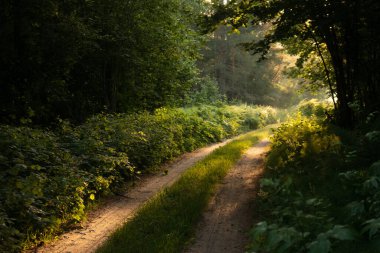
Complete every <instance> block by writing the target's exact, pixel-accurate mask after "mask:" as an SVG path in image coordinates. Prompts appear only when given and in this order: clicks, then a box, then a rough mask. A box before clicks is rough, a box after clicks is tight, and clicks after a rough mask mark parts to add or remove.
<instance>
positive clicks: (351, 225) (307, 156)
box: [250, 115, 380, 253]
mask: <svg viewBox="0 0 380 253" xmlns="http://www.w3.org/2000/svg"><path fill="white" fill-rule="evenodd" d="M337 133H344V138H341V137H340V136H339V135H338V134H337ZM348 136H351V140H350V142H349V144H346V143H345V142H342V140H343V139H349V138H348ZM357 136H360V137H359V141H353V140H352V139H357V138H358V137H357ZM378 136H380V135H379V134H378V132H377V131H371V132H368V133H365V134H362V135H360V133H352V132H351V133H348V132H347V131H337V129H336V128H331V127H328V126H327V125H324V124H323V123H321V121H320V120H319V119H317V118H316V117H304V116H300V115H298V116H297V117H296V118H294V119H292V120H291V121H289V122H287V123H285V124H283V125H282V126H280V127H279V128H278V129H277V130H276V131H275V134H274V136H273V138H272V143H273V144H272V150H271V151H270V153H269V156H268V159H267V169H266V172H265V177H264V178H263V179H262V180H261V187H260V192H259V194H258V196H259V201H260V206H261V208H262V209H263V210H262V213H265V214H266V215H265V217H263V220H262V221H260V222H259V223H257V224H256V226H255V227H254V228H253V229H252V242H251V244H250V248H251V250H252V251H253V252H292V253H293V252H318V253H328V252H345V253H346V252H368V253H370V252H377V251H378V249H379V243H380V229H379V227H380V226H379V224H380V223H379V219H380V166H379V164H380V162H379V161H380V154H379V152H378V151H377V149H375V151H372V152H369V150H368V149H369V148H370V149H372V150H373V149H374V148H375V146H377V145H378V141H379V140H380V138H378Z"/></svg>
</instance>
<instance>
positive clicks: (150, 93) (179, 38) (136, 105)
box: [0, 0, 204, 124]
mask: <svg viewBox="0 0 380 253" xmlns="http://www.w3.org/2000/svg"><path fill="white" fill-rule="evenodd" d="M203 8H204V5H203V1H202V0H190V1H188V0H187V1H186V0H166V1H160V0H139V1H125V0H2V1H1V2H0V121H1V122H2V123H11V124H15V123H16V124H17V123H20V122H21V123H28V122H33V123H37V124H49V122H51V121H53V120H55V119H56V118H57V117H60V118H65V119H70V120H72V121H76V122H80V121H83V119H85V118H86V117H88V116H89V115H92V114H94V113H97V112H100V111H107V112H128V111H135V110H137V109H139V110H141V109H142V110H152V109H154V108H157V107H160V106H164V105H175V104H178V103H179V102H180V101H181V99H183V98H184V97H185V96H186V94H187V93H188V92H189V90H190V89H191V87H192V86H193V85H194V83H196V82H197V80H198V79H197V78H196V77H197V75H198V69H197V68H196V60H197V58H198V55H199V53H198V51H199V46H200V45H201V43H202V37H201V36H200V35H199V33H198V31H197V27H196V23H197V20H198V19H199V15H200V14H201V13H202V12H203V11H204V9H203ZM198 81H199V80H198Z"/></svg>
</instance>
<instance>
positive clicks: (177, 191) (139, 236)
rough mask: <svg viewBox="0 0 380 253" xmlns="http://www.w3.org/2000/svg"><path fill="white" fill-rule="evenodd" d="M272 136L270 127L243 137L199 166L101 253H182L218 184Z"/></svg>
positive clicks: (143, 210)
mask: <svg viewBox="0 0 380 253" xmlns="http://www.w3.org/2000/svg"><path fill="white" fill-rule="evenodd" d="M269 132H270V128H269V127H267V128H266V129H264V130H259V131H254V132H251V133H248V134H246V135H243V136H241V137H239V138H238V139H236V140H234V141H232V142H231V143H229V144H227V145H226V146H224V147H221V148H219V149H217V150H216V151H214V152H213V153H212V154H210V155H209V156H207V157H206V158H205V159H204V160H202V161H200V162H198V163H197V164H196V165H194V166H193V167H192V168H190V169H189V170H187V171H186V172H185V173H184V174H183V175H182V176H181V178H180V179H179V180H178V181H177V182H176V183H174V185H172V186H171V187H169V188H166V189H164V190H163V191H162V192H160V193H158V194H157V195H156V196H155V197H154V198H152V199H151V200H150V201H149V202H148V203H146V204H145V205H144V206H143V207H142V208H141V209H140V210H139V211H138V212H137V214H136V216H135V217H134V218H133V219H132V220H131V221H129V222H128V223H126V224H125V225H124V227H122V228H121V229H119V230H118V231H117V232H115V233H114V234H113V235H112V236H111V238H110V239H109V240H108V241H107V242H106V243H105V245H103V246H102V247H101V248H100V249H99V250H98V251H97V252H98V253H106V252H112V253H118V252H147V253H148V252H165V253H169V252H173V253H174V252H181V250H183V247H184V245H185V244H186V242H188V241H189V239H191V237H192V236H193V232H194V228H195V225H196V224H197V222H198V221H199V219H200V217H201V214H202V212H203V210H204V208H205V207H206V205H207V203H208V200H209V199H210V197H211V196H212V193H213V192H214V190H215V186H216V184H217V183H218V182H220V180H222V179H223V178H224V176H225V175H226V174H227V172H228V170H229V169H231V168H232V167H233V166H234V164H235V163H236V162H237V161H238V159H239V158H240V157H241V155H242V154H243V152H244V151H245V150H246V149H248V148H249V147H251V146H252V145H254V143H256V142H257V140H258V139H259V138H263V137H264V136H267V135H268V133H269Z"/></svg>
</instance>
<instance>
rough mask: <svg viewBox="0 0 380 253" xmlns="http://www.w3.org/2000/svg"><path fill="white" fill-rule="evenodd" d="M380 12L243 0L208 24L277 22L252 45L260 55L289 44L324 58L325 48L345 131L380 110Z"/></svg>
mask: <svg viewBox="0 0 380 253" xmlns="http://www.w3.org/2000/svg"><path fill="white" fill-rule="evenodd" d="M379 7H380V3H379V2H378V1H373V0H364V1H359V0H353V1H345V0H316V1H315V0H313V1H311V0H307V1H305V0H289V1H280V0H269V1H257V0H243V1H231V2H230V3H229V5H228V6H227V7H226V8H224V9H223V11H219V12H217V13H216V15H214V16H213V17H212V18H210V17H208V19H209V20H213V21H215V20H216V21H220V20H223V19H228V22H229V23H230V24H232V25H233V26H235V27H240V26H244V25H246V24H247V23H248V22H252V23H253V24H258V23H261V22H270V23H272V24H273V27H274V28H273V30H272V31H271V32H269V33H268V34H267V35H266V37H265V39H264V40H261V41H258V42H254V43H251V44H250V45H247V49H249V50H251V51H253V52H254V53H259V52H261V53H266V52H268V49H269V45H270V44H271V43H273V42H275V41H279V42H286V41H288V40H289V39H292V40H298V41H301V42H306V43H308V44H311V45H312V49H311V50H310V49H309V50H306V51H305V50H303V49H302V50H300V51H298V53H302V54H304V57H307V56H308V54H307V53H306V52H307V51H308V52H310V53H312V52H313V51H314V52H317V53H318V54H319V56H320V57H322V56H323V54H324V53H323V52H322V51H321V50H320V49H321V48H325V49H326V51H327V53H328V57H327V58H323V61H325V63H326V64H325V66H324V68H325V74H326V75H329V77H328V78H326V79H328V80H330V81H331V86H332V87H331V91H332V92H333V93H334V95H335V96H336V98H337V111H336V114H337V118H338V121H339V123H340V124H341V125H343V126H352V125H353V124H354V122H355V121H363V119H364V118H365V117H366V115H368V114H369V113H371V112H373V111H377V110H379V109H380V104H379V101H378V99H377V98H378V97H379V95H380V89H379V78H380V77H379V71H376V69H378V68H379V54H378V53H377V51H378V50H379V49H380V42H379V39H380V38H379V36H380V35H379V34H378V33H377V32H376V31H377V30H378V29H379V24H380V20H379V16H378V15H377V14H376V13H377V12H378V10H379ZM219 9H220V7H219ZM213 23H215V22H213ZM285 44H286V43H285ZM298 44H299V43H298ZM318 48H319V49H318ZM293 50H296V49H295V48H293ZM318 51H320V52H318ZM329 66H331V68H332V73H330V71H331V70H330V67H329ZM330 74H331V75H330Z"/></svg>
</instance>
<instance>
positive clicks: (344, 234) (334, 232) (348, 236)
mask: <svg viewBox="0 0 380 253" xmlns="http://www.w3.org/2000/svg"><path fill="white" fill-rule="evenodd" d="M326 235H327V236H329V237H331V238H334V239H338V240H342V241H352V240H355V239H356V237H357V234H356V233H355V231H354V230H352V229H349V228H347V227H345V226H342V225H335V226H334V227H333V228H332V229H330V230H329V231H328V232H327V233H326Z"/></svg>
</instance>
